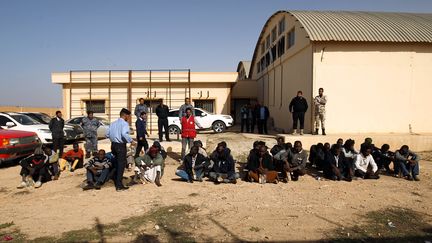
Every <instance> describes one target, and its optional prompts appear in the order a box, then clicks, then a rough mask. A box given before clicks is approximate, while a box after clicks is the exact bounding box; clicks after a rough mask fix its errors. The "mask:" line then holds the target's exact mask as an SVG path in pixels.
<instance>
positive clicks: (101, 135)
mask: <svg viewBox="0 0 432 243" xmlns="http://www.w3.org/2000/svg"><path fill="white" fill-rule="evenodd" d="M84 117H85V116H78V117H75V118H72V119H69V120H67V121H66V124H71V125H79V126H81V122H82V119H83V118H84ZM94 118H96V119H97V120H98V121H99V122H100V123H101V124H102V125H101V126H100V127H99V128H98V130H97V135H98V138H105V134H106V131H107V129H108V127H109V125H110V122H109V121H108V120H107V119H105V118H102V117H97V116H95V117H94ZM130 134H131V135H132V134H134V132H133V129H132V128H130Z"/></svg>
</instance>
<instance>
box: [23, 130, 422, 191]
mask: <svg viewBox="0 0 432 243" xmlns="http://www.w3.org/2000/svg"><path fill="white" fill-rule="evenodd" d="M354 145H355V141H354V140H352V139H348V140H346V141H345V143H344V142H343V140H342V139H338V141H337V142H336V143H335V144H333V145H330V144H329V143H326V144H322V143H318V144H316V145H312V146H311V148H310V155H309V157H308V153H307V152H306V151H305V150H303V147H302V143H301V142H300V141H295V142H294V146H293V145H292V144H291V143H285V141H284V139H283V137H279V138H277V144H276V145H275V146H273V148H272V149H271V150H270V151H268V147H267V146H266V144H265V142H262V141H255V142H254V143H253V148H252V150H250V152H249V156H248V158H247V164H246V166H245V168H244V169H243V170H241V171H242V172H244V175H245V176H244V179H245V180H246V181H249V182H258V183H278V182H279V181H282V182H284V183H287V182H288V181H289V179H291V180H292V181H297V180H298V179H299V177H300V176H303V175H305V173H306V165H307V161H308V160H309V162H310V164H311V165H312V167H315V168H316V169H317V170H318V171H323V174H324V177H325V178H327V179H330V180H338V181H340V180H344V181H352V179H353V178H362V179H379V178H380V177H379V174H380V173H383V172H386V173H387V174H391V175H394V176H395V177H403V178H405V179H407V180H415V181H419V180H420V178H419V160H420V158H419V156H418V155H417V154H415V153H414V152H412V151H411V150H409V147H408V146H407V145H403V146H402V147H401V148H400V149H399V150H397V151H395V152H391V151H390V146H389V145H388V144H384V145H382V146H381V148H380V149H379V148H377V147H375V145H374V144H373V143H372V139H370V138H366V139H365V141H364V143H363V144H361V146H360V152H357V151H356V150H355V149H354ZM166 157H167V153H166V152H165V150H164V148H163V147H162V146H161V145H160V143H159V142H158V141H155V142H154V144H153V145H152V146H151V147H150V148H149V149H148V150H147V151H146V152H145V153H144V155H142V156H139V157H137V158H136V159H135V169H134V170H135V175H134V176H133V177H132V180H131V182H130V183H129V185H134V184H138V183H143V184H145V183H154V184H155V185H157V186H162V184H161V178H162V176H163V174H164V167H165V159H166ZM114 162H115V158H114V157H113V155H112V153H105V150H99V152H98V153H97V154H96V156H94V157H93V158H92V159H90V160H88V161H87V162H86V163H84V153H83V151H82V149H80V148H79V145H78V143H74V144H73V149H71V150H70V151H68V152H66V153H64V154H63V156H62V158H59V157H58V155H57V154H56V153H55V152H54V151H53V150H52V149H51V148H50V147H48V146H45V147H41V148H37V149H36V150H35V151H34V154H33V155H31V156H29V157H27V158H24V159H22V160H21V161H20V165H21V167H22V168H21V172H20V175H21V177H22V181H21V183H20V184H19V185H18V188H25V187H29V186H34V187H35V188H39V187H41V186H42V183H44V182H48V181H51V180H57V179H58V178H59V177H60V174H61V172H62V171H65V170H70V171H71V172H73V171H74V170H75V169H79V168H85V169H86V177H87V180H86V185H85V186H84V187H83V189H84V190H90V189H96V190H99V189H100V188H101V187H102V185H103V184H104V183H105V182H106V181H108V180H109V179H110V177H111V176H110V175H112V174H113V173H112V172H113V170H114V169H115V168H114V166H113V165H114V164H115V163H114ZM392 163H393V169H391V168H390V165H391V164H392ZM176 175H177V176H178V177H180V178H181V179H182V180H184V181H187V182H189V183H193V182H194V181H199V182H202V181H203V178H204V177H208V178H209V180H211V181H213V182H214V183H215V184H220V183H233V184H236V183H237V179H238V178H239V177H240V176H239V174H238V173H236V170H235V161H234V158H233V156H232V155H231V150H230V149H229V148H228V147H227V144H226V142H220V143H219V144H218V145H217V147H216V149H215V150H214V151H213V152H212V153H211V154H210V155H208V154H207V152H206V150H205V149H204V148H203V144H202V143H201V141H199V140H198V141H195V142H194V144H193V147H192V148H191V150H190V152H189V153H188V154H187V155H186V156H185V158H184V160H183V163H182V164H181V165H180V166H179V167H178V168H177V170H176Z"/></svg>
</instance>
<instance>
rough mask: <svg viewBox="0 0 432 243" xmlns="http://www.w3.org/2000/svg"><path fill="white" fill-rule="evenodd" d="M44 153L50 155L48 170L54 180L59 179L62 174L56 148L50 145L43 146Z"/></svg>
mask: <svg viewBox="0 0 432 243" xmlns="http://www.w3.org/2000/svg"><path fill="white" fill-rule="evenodd" d="M43 151H44V154H45V155H46V156H47V157H48V161H47V164H46V166H47V170H48V172H49V173H50V175H51V176H52V177H53V180H58V178H59V176H60V167H59V163H58V162H59V156H58V154H57V153H56V152H54V150H52V149H51V148H50V147H48V146H45V147H43Z"/></svg>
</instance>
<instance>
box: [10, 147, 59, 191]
mask: <svg viewBox="0 0 432 243" xmlns="http://www.w3.org/2000/svg"><path fill="white" fill-rule="evenodd" d="M47 163H48V156H46V155H44V152H43V150H42V148H36V149H35V151H34V153H33V155H30V156H29V157H27V158H24V159H22V160H21V161H20V165H21V167H22V168H21V172H20V175H21V177H22V181H21V183H20V184H19V185H18V188H19V189H21V188H24V187H27V186H32V185H34V187H35V188H39V187H41V186H42V183H43V182H47V181H50V180H51V175H50V174H49V172H48V169H47ZM34 181H36V183H34Z"/></svg>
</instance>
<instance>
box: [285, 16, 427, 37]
mask: <svg viewBox="0 0 432 243" xmlns="http://www.w3.org/2000/svg"><path fill="white" fill-rule="evenodd" d="M289 13H290V14H291V15H293V16H294V17H295V18H296V19H298V20H299V21H300V23H301V24H302V26H303V27H304V28H305V30H306V32H307V33H308V35H309V38H310V39H311V40H312V41H367V42H426V43H432V14H429V13H426V14H424V13H423V14H417V13H385V12H356V11H289Z"/></svg>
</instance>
